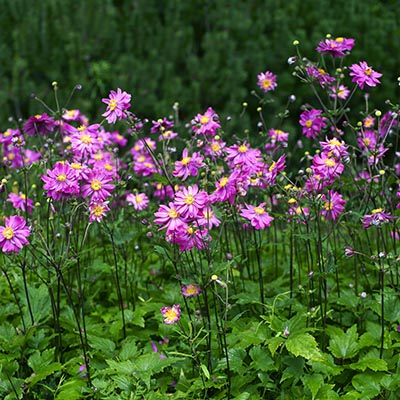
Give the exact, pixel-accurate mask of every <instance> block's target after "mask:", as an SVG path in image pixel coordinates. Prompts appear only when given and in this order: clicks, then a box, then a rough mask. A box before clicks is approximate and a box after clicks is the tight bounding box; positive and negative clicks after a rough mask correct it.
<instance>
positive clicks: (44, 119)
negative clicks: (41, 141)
mask: <svg viewBox="0 0 400 400" xmlns="http://www.w3.org/2000/svg"><path fill="white" fill-rule="evenodd" d="M55 126H56V123H55V121H54V118H53V117H49V116H48V115H47V114H46V113H43V114H37V115H34V116H33V117H30V118H28V120H27V121H26V123H25V125H24V128H23V129H24V132H25V133H26V134H27V135H30V136H33V135H36V134H39V135H46V134H47V133H49V132H53V131H54V127H55Z"/></svg>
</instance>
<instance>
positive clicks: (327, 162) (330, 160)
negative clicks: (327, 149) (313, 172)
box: [324, 158, 336, 168]
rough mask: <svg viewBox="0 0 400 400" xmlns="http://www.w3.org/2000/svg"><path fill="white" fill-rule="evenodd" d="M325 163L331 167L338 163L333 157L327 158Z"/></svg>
mask: <svg viewBox="0 0 400 400" xmlns="http://www.w3.org/2000/svg"><path fill="white" fill-rule="evenodd" d="M324 164H325V165H326V166H327V167H329V168H331V167H334V166H335V165H336V163H335V160H334V159H333V158H327V159H326V160H325V161H324Z"/></svg>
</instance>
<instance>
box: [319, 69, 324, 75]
mask: <svg viewBox="0 0 400 400" xmlns="http://www.w3.org/2000/svg"><path fill="white" fill-rule="evenodd" d="M318 72H319V73H320V74H321V75H326V71H325V70H324V69H323V68H318Z"/></svg>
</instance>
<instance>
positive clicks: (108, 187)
mask: <svg viewBox="0 0 400 400" xmlns="http://www.w3.org/2000/svg"><path fill="white" fill-rule="evenodd" d="M111 181H112V178H111V177H110V176H106V175H105V174H101V173H97V172H95V171H91V172H90V173H89V176H88V177H87V179H86V182H85V183H84V184H83V185H82V189H81V193H82V197H84V198H85V197H90V201H91V202H93V203H97V202H102V201H104V200H105V199H106V198H107V197H109V196H111V192H112V191H113V190H114V187H115V186H114V185H113V184H112V183H110V182H111Z"/></svg>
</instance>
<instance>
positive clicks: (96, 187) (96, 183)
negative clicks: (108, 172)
mask: <svg viewBox="0 0 400 400" xmlns="http://www.w3.org/2000/svg"><path fill="white" fill-rule="evenodd" d="M90 187H91V188H92V189H93V190H95V191H97V190H100V189H101V182H100V181H99V180H98V179H93V180H92V183H91V184H90Z"/></svg>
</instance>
